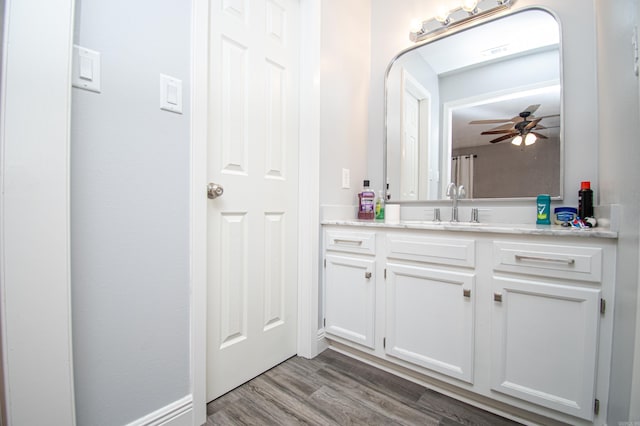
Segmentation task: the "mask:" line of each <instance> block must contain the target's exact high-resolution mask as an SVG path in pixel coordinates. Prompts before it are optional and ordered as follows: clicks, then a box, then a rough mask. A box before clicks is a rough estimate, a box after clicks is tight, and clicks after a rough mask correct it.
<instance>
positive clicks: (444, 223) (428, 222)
mask: <svg viewBox="0 0 640 426" xmlns="http://www.w3.org/2000/svg"><path fill="white" fill-rule="evenodd" d="M401 223H403V224H406V225H434V226H461V227H462V226H486V225H488V223H478V222H449V221H448V220H443V221H440V222H434V221H432V220H403V221H402V222H401Z"/></svg>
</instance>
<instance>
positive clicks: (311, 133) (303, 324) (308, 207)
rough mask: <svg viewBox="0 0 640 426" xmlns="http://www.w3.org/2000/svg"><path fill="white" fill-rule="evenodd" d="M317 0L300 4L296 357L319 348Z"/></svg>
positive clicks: (314, 354) (318, 43)
mask: <svg viewBox="0 0 640 426" xmlns="http://www.w3.org/2000/svg"><path fill="white" fill-rule="evenodd" d="M320 12H321V11H320V0H302V1H301V2H300V46H304V48H301V49H300V145H299V146H300V149H299V175H298V179H299V182H300V185H299V188H298V203H299V205H298V206H299V220H298V263H299V266H298V355H300V356H303V357H306V358H313V357H315V356H316V355H317V354H318V353H319V352H318V349H319V347H318V342H317V339H316V333H317V330H318V306H319V305H318V289H319V287H318V281H319V257H318V256H319V244H320V236H319V235H320V217H319V216H320V201H319V200H320V180H319V176H320V163H319V158H320V81H319V78H320V77H319V76H320Z"/></svg>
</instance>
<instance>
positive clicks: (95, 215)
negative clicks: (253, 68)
mask: <svg viewBox="0 0 640 426" xmlns="http://www.w3.org/2000/svg"><path fill="white" fill-rule="evenodd" d="M189 5H190V3H189V2H185V1H182V0H162V1H152V0H146V1H135V2H130V1H125V0H113V1H108V2H105V1H101V0H77V5H76V33H75V42H76V43H77V44H79V45H81V46H83V47H86V48H89V49H93V50H97V51H99V52H100V53H101V54H102V69H101V71H102V93H99V94H97V93H93V92H88V91H84V90H79V89H73V106H72V144H71V200H72V201H71V268H72V269H71V272H72V276H71V277H72V296H73V305H72V314H73V334H74V336H73V342H74V371H75V395H76V405H77V409H76V411H77V421H78V424H80V425H86V424H91V425H102V424H104V425H116V424H126V423H129V422H131V421H134V420H136V419H138V418H140V417H143V416H145V415H147V414H149V413H151V412H154V411H156V410H158V409H160V408H162V407H164V406H166V405H168V404H170V403H172V402H174V401H176V400H178V399H180V398H182V397H184V396H185V395H187V394H189V393H190V382H189V270H188V266H189V234H188V232H189V228H188V220H189V215H188V206H189V184H188V181H189V115H190V111H189V98H188V93H189V75H190V71H189V66H190V58H189V52H190V40H189V36H190V6H189ZM160 73H163V74H168V75H170V76H173V77H176V78H179V79H181V80H182V81H183V94H184V98H183V106H184V108H185V111H184V114H182V115H179V114H174V113H170V112H166V111H161V110H160V109H159V98H160V96H159V75H160Z"/></svg>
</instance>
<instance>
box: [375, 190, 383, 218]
mask: <svg viewBox="0 0 640 426" xmlns="http://www.w3.org/2000/svg"><path fill="white" fill-rule="evenodd" d="M376 219H378V220H383V219H384V194H383V193H382V190H380V191H378V198H377V199H376Z"/></svg>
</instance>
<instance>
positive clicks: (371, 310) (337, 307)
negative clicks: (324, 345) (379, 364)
mask: <svg viewBox="0 0 640 426" xmlns="http://www.w3.org/2000/svg"><path fill="white" fill-rule="evenodd" d="M325 259H326V262H327V263H326V267H325V320H326V324H325V331H326V332H327V333H330V334H333V335H335V336H339V337H342V338H344V339H347V340H350V341H352V342H355V343H359V344H361V345H364V346H366V347H368V348H372V349H373V347H374V330H375V327H374V322H375V296H376V293H375V277H374V275H373V274H374V272H375V261H374V260H373V259H360V258H354V257H348V256H339V255H334V254H327V255H326V256H325Z"/></svg>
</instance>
